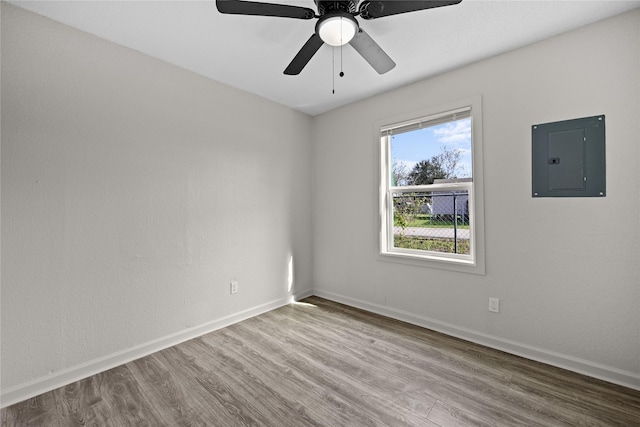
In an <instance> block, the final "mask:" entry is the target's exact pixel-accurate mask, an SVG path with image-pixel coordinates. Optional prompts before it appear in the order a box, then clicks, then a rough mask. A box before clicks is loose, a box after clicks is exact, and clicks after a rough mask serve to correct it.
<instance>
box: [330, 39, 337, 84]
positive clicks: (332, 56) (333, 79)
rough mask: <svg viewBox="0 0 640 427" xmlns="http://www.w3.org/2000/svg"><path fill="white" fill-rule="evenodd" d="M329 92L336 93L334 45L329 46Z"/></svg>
mask: <svg viewBox="0 0 640 427" xmlns="http://www.w3.org/2000/svg"><path fill="white" fill-rule="evenodd" d="M331 84H332V87H331V93H333V94H334V95H335V93H336V47H335V46H332V47H331Z"/></svg>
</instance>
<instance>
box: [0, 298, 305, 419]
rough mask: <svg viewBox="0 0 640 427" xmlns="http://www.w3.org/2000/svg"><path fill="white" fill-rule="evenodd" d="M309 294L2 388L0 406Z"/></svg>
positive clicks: (27, 397) (55, 387)
mask: <svg viewBox="0 0 640 427" xmlns="http://www.w3.org/2000/svg"><path fill="white" fill-rule="evenodd" d="M311 295H313V292H312V291H311V290H308V291H302V292H299V293H296V294H294V295H291V296H287V297H284V298H280V299H277V300H274V301H270V302H268V303H265V304H261V305H258V306H256V307H252V308H250V309H247V310H243V311H241V312H239V313H235V314H232V315H229V316H225V317H221V318H220V319H216V320H213V321H210V322H207V323H204V324H202V325H198V326H194V327H192V328H189V329H185V330H183V331H180V332H177V333H174V334H170V335H167V336H165V337H162V338H159V339H156V340H153V341H149V342H146V343H144V344H140V345H138V346H135V347H132V348H129V349H127V350H123V351H120V352H117V353H113V354H110V355H107V356H104V357H101V358H98V359H95V360H91V361H89V362H86V363H83V364H80V365H77V366H73V367H70V368H67V369H64V370H62V371H59V372H56V373H54V374H52V375H48V376H46V377H40V378H36V379H35V380H32V381H28V382H26V383H23V384H19V385H17V386H14V387H11V388H8V389H5V390H2V392H1V393H0V407H2V408H4V407H6V406H10V405H13V404H14V403H18V402H21V401H23V400H26V399H30V398H32V397H34V396H38V395H39V394H42V393H46V392H48V391H51V390H55V389H57V388H59V387H63V386H65V385H67V384H71V383H73V382H75V381H79V380H81V379H83V378H87V377H90V376H92V375H95V374H98V373H100V372H104V371H106V370H108V369H111V368H115V367H116V366H120V365H122V364H125V363H128V362H131V361H133V360H136V359H139V358H141V357H144V356H148V355H149V354H152V353H155V352H157V351H160V350H164V349H165V348H169V347H172V346H174V345H177V344H180V343H182V342H185V341H188V340H190V339H193V338H197V337H199V336H201V335H204V334H208V333H209V332H213V331H215V330H218V329H221V328H224V327H226V326H230V325H232V324H234V323H237V322H241V321H243V320H246V319H249V318H251V317H254V316H257V315H259V314H262V313H266V312H267V311H271V310H274V309H276V308H279V307H282V306H283V305H286V304H289V303H291V302H292V301H297V300H300V299H303V298H306V297H308V296H311Z"/></svg>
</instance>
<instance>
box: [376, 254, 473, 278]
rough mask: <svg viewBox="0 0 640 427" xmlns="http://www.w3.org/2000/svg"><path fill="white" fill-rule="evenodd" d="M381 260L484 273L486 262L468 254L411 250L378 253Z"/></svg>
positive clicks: (460, 271)
mask: <svg viewBox="0 0 640 427" xmlns="http://www.w3.org/2000/svg"><path fill="white" fill-rule="evenodd" d="M378 260H379V261H384V262H393V263H398V264H405V265H413V266H416V267H423V268H437V269H440V270H449V271H456V272H459V273H470V274H478V275H484V274H485V269H484V264H480V263H477V262H474V261H473V260H471V259H469V257H467V256H461V257H460V258H456V257H455V256H446V257H444V256H437V255H429V254H421V253H420V254H418V253H416V254H413V253H409V252H404V251H403V252H382V253H380V254H379V255H378Z"/></svg>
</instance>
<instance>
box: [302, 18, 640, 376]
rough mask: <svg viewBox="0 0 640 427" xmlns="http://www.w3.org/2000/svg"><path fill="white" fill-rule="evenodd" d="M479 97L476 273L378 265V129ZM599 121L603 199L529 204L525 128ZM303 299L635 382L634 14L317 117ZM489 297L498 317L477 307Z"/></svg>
mask: <svg viewBox="0 0 640 427" xmlns="http://www.w3.org/2000/svg"><path fill="white" fill-rule="evenodd" d="M476 95H481V96H482V100H483V127H484V129H483V143H484V192H485V203H484V204H485V225H486V234H485V238H486V245H485V248H486V275H484V276H479V275H473V274H465V273H455V272H450V271H445V270H436V269H427V268H421V267H413V266H407V265H401V264H394V263H389V262H383V261H378V260H377V257H376V256H377V250H378V241H377V239H378V215H377V212H378V211H377V196H378V187H377V186H378V177H377V171H378V169H377V167H378V161H379V160H378V142H377V140H376V138H375V135H374V132H373V129H372V128H373V124H374V123H375V122H376V121H379V120H384V119H386V118H391V117H395V116H398V115H400V114H404V113H407V112H412V111H420V110H424V109H426V108H429V107H431V106H437V105H440V104H445V103H449V102H451V101H455V100H458V99H465V98H470V97H473V96H476ZM598 114H605V115H606V138H607V140H606V143H607V196H606V198H565V199H551V198H545V199H533V198H532V197H531V125H533V124H538V123H546V122H553V121H559V120H566V119H573V118H579V117H584V116H593V115H598ZM313 125H314V145H313V158H314V176H313V192H314V197H313V213H314V230H313V237H314V245H313V253H314V292H315V293H316V294H318V295H321V296H326V297H329V298H332V299H335V300H338V301H343V302H346V303H349V304H352V305H357V306H361V307H364V308H367V309H370V310H374V311H378V312H381V313H385V314H388V315H391V316H395V317H398V318H402V319H406V320H409V321H413V322H416V323H420V324H423V325H426V326H429V327H433V328H435V329H439V330H443V331H446V332H448V333H451V334H454V335H458V336H461V337H465V338H468V339H472V340H475V341H478V342H484V343H487V344H490V345H492V346H495V347H499V348H503V349H507V350H509V351H512V352H515V353H519V354H524V355H527V356H529V357H533V358H536V359H539V360H545V361H548V362H552V363H555V364H557V365H561V366H567V367H570V368H572V369H574V370H578V371H582V372H587V373H589V374H591V375H595V376H599V377H603V378H608V379H610V380H613V381H616V382H620V383H624V384H627V385H631V386H634V387H636V388H640V219H639V218H640V199H639V195H640V151H639V148H638V147H639V146H640V144H639V143H638V141H639V139H638V135H640V10H637V9H636V10H635V11H632V12H630V13H627V14H624V15H620V16H617V17H614V18H611V19H609V20H606V21H602V22H600V23H596V24H593V25H590V26H587V27H584V28H582V29H578V30H576V31H572V32H570V33H566V34H562V35H559V36H557V37H554V38H552V39H548V40H546V41H543V42H540V43H537V44H534V45H531V46H528V47H525V48H522V49H518V50H515V51H512V52H510V53H507V54H504V55H500V56H497V57H494V58H490V59H488V60H485V61H482V62H479V63H476V64H473V65H471V66H467V67H464V68H462V69H458V70H455V71H451V72H448V73H445V74H442V75H439V76H437V77H434V78H430V79H427V80H424V81H421V82H418V83H415V84H413V85H410V86H407V87H404V88H401V89H398V90H394V91H391V92H388V93H385V94H383V95H380V96H376V97H373V98H370V99H367V100H365V101H362V102H358V103H355V104H352V105H349V106H346V107H343V108H341V109H338V110H334V111H331V112H328V113H325V114H323V115H321V116H316V117H315V118H314V123H313ZM489 296H492V297H498V298H500V302H501V305H500V309H501V311H500V313H499V314H494V313H490V312H488V310H487V306H488V300H487V298H488V297H489Z"/></svg>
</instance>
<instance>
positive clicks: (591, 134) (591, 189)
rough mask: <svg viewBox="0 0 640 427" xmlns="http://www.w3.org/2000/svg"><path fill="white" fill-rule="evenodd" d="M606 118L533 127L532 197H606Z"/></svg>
mask: <svg viewBox="0 0 640 427" xmlns="http://www.w3.org/2000/svg"><path fill="white" fill-rule="evenodd" d="M604 122H605V120H604V115H602V116H594V117H585V118H581V119H573V120H565V121H562V122H553V123H544V124H539V125H533V126H532V127H531V160H532V161H531V183H532V196H533V197H604V196H605V195H606V180H605V176H606V173H605V172H606V168H605V127H604Z"/></svg>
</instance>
